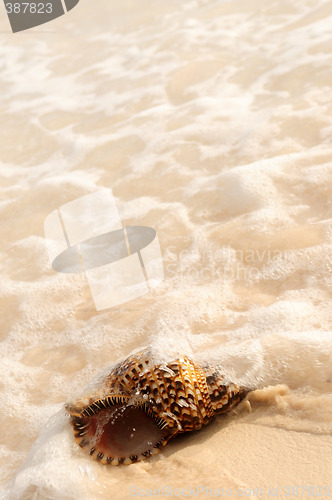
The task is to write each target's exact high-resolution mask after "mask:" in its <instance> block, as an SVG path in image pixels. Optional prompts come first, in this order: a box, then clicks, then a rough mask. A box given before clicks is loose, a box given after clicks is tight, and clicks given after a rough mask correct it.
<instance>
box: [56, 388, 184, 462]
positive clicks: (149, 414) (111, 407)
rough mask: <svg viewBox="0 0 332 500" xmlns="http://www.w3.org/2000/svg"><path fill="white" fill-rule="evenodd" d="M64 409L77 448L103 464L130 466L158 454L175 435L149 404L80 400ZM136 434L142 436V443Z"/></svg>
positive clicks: (109, 398)
mask: <svg viewBox="0 0 332 500" xmlns="http://www.w3.org/2000/svg"><path fill="white" fill-rule="evenodd" d="M84 403H87V404H84ZM65 408H66V411H67V412H68V413H69V415H70V416H71V420H70V423H71V424H72V426H73V428H74V436H75V441H76V442H77V444H78V445H79V446H80V447H81V448H82V449H83V450H84V451H85V452H86V453H88V454H90V455H91V456H92V458H94V459H95V460H97V461H100V462H101V463H103V464H111V465H119V464H122V463H123V464H126V465H128V464H131V463H134V462H137V461H139V460H143V459H145V458H148V457H150V456H151V455H154V454H157V453H158V452H159V450H160V448H162V447H163V446H165V445H166V444H167V442H168V441H169V439H170V438H171V437H172V436H173V435H174V433H175V431H174V429H172V428H169V426H168V422H167V421H166V420H165V419H163V418H162V416H159V415H158V414H157V413H156V412H155V411H154V410H153V409H152V408H151V406H150V403H149V402H148V401H145V400H144V401H141V400H136V401H132V399H131V398H129V397H128V396H124V395H119V394H118V395H111V396H106V397H104V398H96V399H94V400H91V399H90V400H89V402H87V401H84V402H83V401H82V400H81V401H79V402H78V403H73V404H70V403H69V404H66V405H65ZM119 417H120V418H119ZM121 420H123V421H124V422H121ZM128 433H129V434H130V438H133V439H132V442H131V441H130V438H128V435H129V434H128ZM135 433H137V434H138V435H141V441H142V443H140V442H139V440H138V437H136V436H135ZM96 436H97V437H96ZM98 439H99V440H98ZM110 443H111V444H110ZM122 443H123V444H122ZM131 446H132V451H130V450H131Z"/></svg>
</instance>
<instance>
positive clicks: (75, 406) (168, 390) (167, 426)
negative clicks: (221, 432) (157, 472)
mask: <svg viewBox="0 0 332 500" xmlns="http://www.w3.org/2000/svg"><path fill="white" fill-rule="evenodd" d="M247 392H248V391H247V390H246V389H245V388H243V387H239V386H237V385H236V384H233V383H231V382H229V381H228V380H227V379H226V377H225V376H223V375H222V374H221V372H220V370H219V369H218V368H216V367H215V368H214V367H212V366H210V365H202V366H199V365H198V364H196V363H194V362H193V361H192V360H191V359H190V358H188V357H181V358H179V359H176V360H175V361H172V362H170V363H159V364H156V363H155V362H154V361H153V357H151V352H150V351H149V350H143V351H141V352H140V353H136V354H133V355H131V356H129V357H128V358H127V359H125V360H124V361H123V362H121V363H119V364H117V365H116V366H115V367H114V368H113V369H112V370H111V373H110V374H109V375H108V376H107V378H106V379H105V380H104V381H103V383H102V384H101V387H100V388H99V390H98V391H97V392H96V393H94V394H93V395H91V396H88V397H86V398H81V399H78V400H76V401H74V402H72V403H68V404H67V405H66V410H67V412H68V413H69V414H70V421H71V424H72V425H73V427H74V435H75V440H76V442H77V443H78V444H79V446H80V447H81V448H82V449H83V451H85V452H86V453H88V454H90V455H91V456H92V457H93V458H94V459H96V460H98V461H99V462H101V463H103V464H112V465H118V464H122V463H123V464H131V463H134V462H137V461H139V460H142V459H144V458H147V457H149V456H151V455H154V454H156V453H158V451H159V449H160V448H162V447H163V446H165V445H166V444H167V443H168V441H169V440H170V439H171V438H172V437H174V436H176V435H177V434H180V433H183V432H187V431H194V430H198V429H200V428H201V427H202V426H203V425H206V424H208V423H209V422H210V421H211V420H212V419H213V418H214V416H215V415H217V414H220V413H225V412H227V411H228V410H230V409H231V408H233V407H234V406H235V405H236V404H237V403H239V402H240V401H241V399H243V398H244V397H245V395H246V394H247Z"/></svg>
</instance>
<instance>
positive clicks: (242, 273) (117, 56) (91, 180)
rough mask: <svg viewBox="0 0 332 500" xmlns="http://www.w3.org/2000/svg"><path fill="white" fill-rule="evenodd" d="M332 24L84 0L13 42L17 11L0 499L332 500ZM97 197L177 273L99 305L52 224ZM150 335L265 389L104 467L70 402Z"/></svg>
mask: <svg viewBox="0 0 332 500" xmlns="http://www.w3.org/2000/svg"><path fill="white" fill-rule="evenodd" d="M97 4H98V5H97ZM331 23H332V4H331V2H329V1H326V0H315V1H312V0H303V1H294V2H286V1H284V0H268V1H267V2H262V1H260V0H183V1H182V2H178V1H175V0H169V1H167V2H165V1H162V0H158V1H157V0H154V1H152V0H141V1H140V2H133V1H131V0H123V1H121V2H120V1H119V0H116V1H114V2H107V1H106V0H104V1H101V0H100V1H99V2H93V1H92V0H81V1H80V2H79V4H78V5H77V6H76V7H75V8H74V9H72V10H71V11H70V12H68V13H67V14H66V15H64V16H62V17H59V18H58V19H56V20H54V21H51V22H49V23H47V24H44V25H42V26H40V27H37V28H34V29H31V30H27V31H25V32H23V31H22V32H21V33H15V34H13V33H11V31H10V26H9V22H8V19H7V17H6V13H5V11H4V10H3V12H2V16H1V18H0V31H1V36H0V46H1V56H0V62H1V78H0V92H1V98H0V99H1V118H0V143H1V148H0V190H1V200H0V211H1V235H2V238H1V248H0V251H1V259H0V277H1V284H2V286H1V292H0V304H1V317H0V324H1V328H0V353H1V357H0V398H1V401H2V409H3V411H2V414H1V417H0V422H1V425H0V466H1V473H0V498H1V499H4V500H41V499H43V500H46V499H47V500H51V499H56V500H78V499H79V500H99V499H112V500H127V499H130V498H135V497H136V498H142V497H152V498H160V497H174V498H175V497H178V498H185V497H187V498H188V497H193V498H196V497H197V498H217V497H219V498H220V497H228V498H234V499H235V498H244V497H246V498H256V497H259V498H264V499H269V498H272V497H275V498H288V499H289V498H295V497H300V498H313V497H324V498H328V497H330V496H332V333H331V325H332V315H331V310H332V309H331V305H332V304H331V299H332V294H331V284H332V281H331V271H332V264H331V255H332V253H331V251H332V245H331V243H332V201H331V200H332V145H331V141H332V119H331V116H332V113H331V112H332V101H331V82H332V69H331V68H332V35H331ZM101 189H111V190H112V193H113V197H114V200H115V204H116V207H117V210H118V212H119V216H120V218H121V221H122V224H123V225H124V226H125V225H128V226H130V225H132V226H148V227H151V228H154V229H155V231H156V234H157V235H158V238H159V243H160V250H161V255H162V260H163V269H164V279H163V281H162V282H161V283H160V284H159V285H158V286H157V287H155V288H154V289H153V290H150V291H148V293H145V294H142V296H140V297H138V298H135V299H133V300H130V301H128V302H125V303H122V304H118V305H116V306H114V307H109V308H105V309H103V310H97V309H96V306H95V303H94V300H93V296H92V292H91V289H90V286H89V285H90V283H89V282H88V279H87V276H86V275H85V274H84V273H82V272H81V273H64V272H56V271H55V270H54V269H52V267H51V264H50V259H49V254H48V247H47V244H46V243H47V242H46V240H45V233H44V222H45V220H46V218H47V217H48V216H49V214H51V213H52V212H53V211H56V210H57V209H58V208H59V207H61V206H64V205H66V204H68V203H70V202H71V201H73V200H76V199H78V198H80V197H84V196H86V195H90V194H92V193H96V192H98V191H99V190H101ZM147 345H151V346H152V347H154V348H156V349H159V350H161V351H162V352H163V353H167V355H168V356H169V358H170V360H172V359H174V358H175V357H176V356H181V355H187V356H190V357H192V358H193V359H195V360H197V361H198V362H200V361H201V360H208V361H209V362H211V363H214V362H218V363H220V364H221V365H222V366H223V367H224V368H225V371H227V373H229V374H230V376H231V377H232V379H233V380H234V382H236V383H239V384H242V385H244V386H246V387H251V388H252V389H253V391H252V392H251V393H250V394H249V395H248V397H247V398H246V399H245V400H244V401H243V402H241V403H240V404H239V405H238V406H237V407H235V408H234V409H233V410H232V411H231V412H230V413H229V414H226V415H224V416H220V417H218V418H216V419H215V420H214V421H213V422H212V423H211V424H210V425H209V426H206V427H204V428H203V429H202V430H200V431H198V432H195V433H186V434H184V435H182V436H180V437H179V438H177V439H174V440H172V441H170V443H169V444H168V445H167V446H166V447H165V448H163V450H162V452H161V453H160V454H159V455H156V456H153V457H151V458H150V459H148V460H145V461H142V462H139V463H136V464H132V465H129V466H119V467H111V466H109V467H107V466H103V465H101V464H99V463H97V462H96V461H93V460H92V459H91V458H90V457H89V456H87V455H85V454H84V453H83V452H82V450H81V449H80V448H79V447H78V446H77V444H76V443H75V441H74V437H73V429H72V427H71V426H70V424H69V421H68V415H67V414H66V412H65V409H64V404H65V403H66V402H67V401H70V400H72V399H74V398H76V397H78V396H79V395H80V394H81V393H82V391H83V390H84V388H85V387H86V386H87V385H88V384H89V383H90V381H91V380H92V379H93V377H95V376H96V375H97V374H98V373H99V372H100V371H101V370H104V369H105V367H107V366H108V365H110V364H112V363H115V362H116V361H117V360H118V359H120V358H123V357H125V356H127V355H128V354H129V353H130V352H131V351H132V350H134V349H137V348H139V347H144V346H147Z"/></svg>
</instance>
